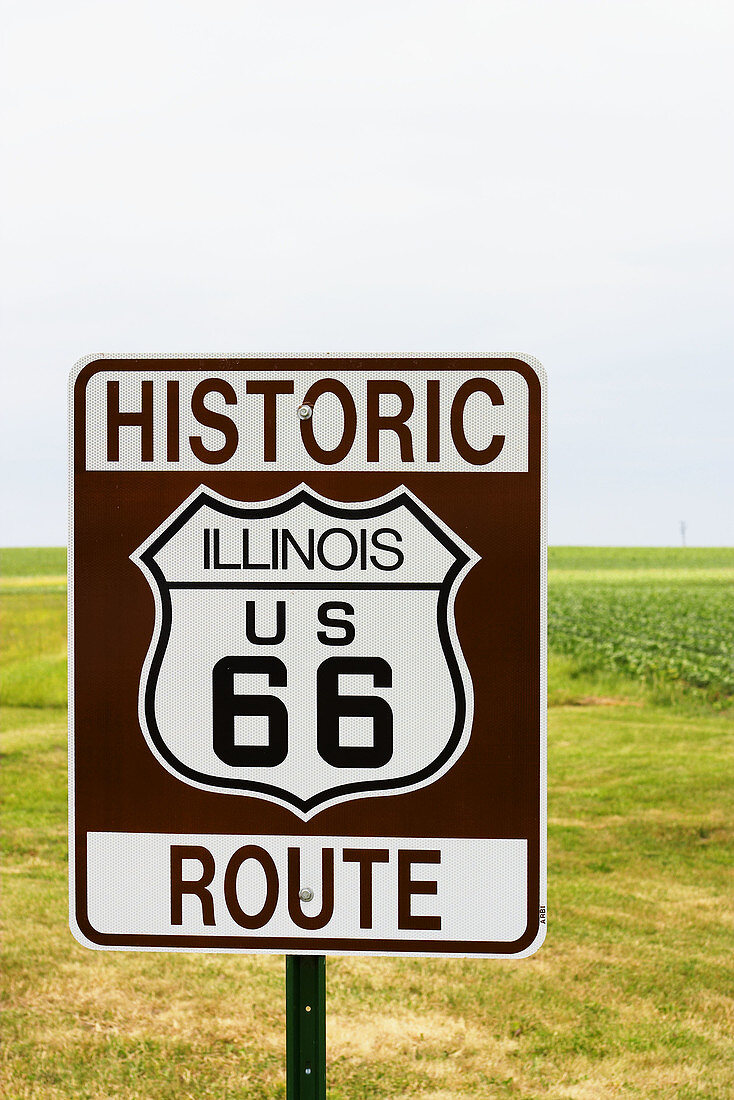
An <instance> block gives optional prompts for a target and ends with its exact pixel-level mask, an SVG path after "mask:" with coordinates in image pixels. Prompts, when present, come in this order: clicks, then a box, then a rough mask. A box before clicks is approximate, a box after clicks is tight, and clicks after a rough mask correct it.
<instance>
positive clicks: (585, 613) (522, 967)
mask: <svg viewBox="0 0 734 1100" xmlns="http://www.w3.org/2000/svg"><path fill="white" fill-rule="evenodd" d="M1 564H2V578H1V579H0V593H1V594H2V638H3V644H2V656H1V671H2V703H3V706H2V727H3V742H2V754H3V773H2V774H3V795H4V798H3V809H2V843H3V852H4V856H3V877H4V888H3V906H2V917H3V941H2V951H3V976H2V985H3V999H4V1013H3V1019H4V1039H5V1043H4V1050H3V1057H2V1059H0V1095H2V1096H3V1097H6V1096H7V1097H8V1098H9V1100H15V1098H18V1100H24V1098H29V1100H30V1098H33V1100H41V1098H43V1100H46V1098H50V1100H54V1098H62V1097H63V1098H72V1097H73V1098H74V1100H77V1098H82V1100H83V1098H90V1100H91V1098H114V1100H118V1098H120V1100H132V1098H139V1100H158V1098H161V1100H162V1098H167V1100H169V1098H170V1100H174V1098H175V1100H179V1098H183V1100H186V1098H196V1100H199V1098H204V1097H208V1098H222V1100H223V1098H225V1097H228V1098H231V1097H254V1098H276V1097H281V1098H282V1097H283V1096H284V1026H285V1012H284V989H283V971H284V966H283V960H282V959H281V958H278V957H258V956H241V957H239V956H228V955H195V954H192V955H187V954H172V955H163V954H160V955H158V954H152V953H151V954H148V953H135V952H130V953H126V952H121V953H117V952H93V951H88V950H86V949H85V948H83V947H81V946H80V945H79V944H77V943H76V942H75V941H74V940H73V939H72V937H71V934H70V933H69V931H68V929H67V924H66V921H67V912H66V909H67V902H66V712H65V683H66V680H65V675H66V673H65V667H66V654H65V580H64V569H65V553H64V552H63V551H61V550H6V551H2V562H1ZM733 595H734V551H732V550H607V549H586V548H583V549H575V548H557V549H554V550H552V551H551V554H550V576H549V636H550V701H551V703H552V706H551V708H550V714H549V868H548V880H549V927H548V938H547V940H546V942H545V944H544V946H543V947H542V948H541V950H540V951H539V953H538V954H537V955H535V956H533V957H532V958H530V959H526V960H519V961H516V962H499V963H498V962H481V961H477V960H437V959H428V960H403V959H356V958H333V959H330V960H329V962H328V1059H329V1069H328V1076H329V1095H330V1097H331V1098H332V1100H351V1098H361V1100H367V1098H369V1100H372V1098H374V1100H377V1098H384V1097H417V1098H420V1100H453V1098H459V1097H479V1098H490V1100H491V1098H494V1097H513V1098H515V1100H531V1098H533V1100H534V1098H541V1097H552V1098H557V1100H606V1098H616V1097H638V1098H641V1100H648V1098H659V1100H668V1098H670V1100H673V1098H675V1100H694V1098H696V1100H730V1098H731V1097H732V1096H734V996H733V994H734V965H733V964H732V941H733V937H734V908H733V907H732V871H733V869H734V844H733V840H734V824H733V823H734V812H733V811H734V793H733V792H734V778H733V777H734V768H733V767H732V765H733V763H734V723H733V722H732V708H731V700H732V690H733V688H732V671H731V645H732V634H733V633H734V631H733V630H732V627H733V622H732V605H733V604H734V599H733V598H732V597H733Z"/></svg>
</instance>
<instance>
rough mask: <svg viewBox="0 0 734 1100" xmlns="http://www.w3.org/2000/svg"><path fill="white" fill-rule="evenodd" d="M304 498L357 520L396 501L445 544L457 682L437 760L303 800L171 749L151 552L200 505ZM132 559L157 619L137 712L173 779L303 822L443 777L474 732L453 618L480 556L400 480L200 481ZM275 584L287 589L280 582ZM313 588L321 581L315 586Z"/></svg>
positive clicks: (281, 512) (284, 504)
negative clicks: (350, 498) (387, 487)
mask: <svg viewBox="0 0 734 1100" xmlns="http://www.w3.org/2000/svg"><path fill="white" fill-rule="evenodd" d="M302 503H307V504H308V505H310V506H311V507H312V508H313V509H314V510H315V511H317V512H320V513H322V514H324V515H327V516H330V517H332V518H335V519H341V520H358V519H361V518H363V519H370V518H373V517H375V516H382V515H386V514H387V513H389V512H394V511H396V510H398V509H399V508H406V509H407V510H408V511H409V512H411V514H412V515H413V516H414V517H415V518H416V519H417V520H418V521H419V523H420V524H422V526H423V527H424V528H425V529H426V530H428V531H429V533H430V534H431V535H433V537H434V538H435V539H436V540H437V541H438V542H440V543H441V544H442V546H443V547H444V548H445V549H447V550H448V551H449V552H450V554H451V555H452V556H453V558H454V562H453V564H452V565H451V566H450V567H449V569H448V570H447V572H446V574H445V576H444V578H443V580H442V582H441V583H440V588H439V597H438V616H437V617H438V622H437V629H438V634H439V639H440V643H441V649H442V651H443V654H444V657H445V659H446V663H447V666H448V669H449V673H450V677H451V682H452V684H453V687H454V693H455V700H456V712H455V718H454V724H453V729H452V731H451V734H450V737H449V738H448V740H447V742H446V744H445V746H444V748H443V750H442V751H441V753H440V754H439V755H438V756H437V757H436V758H435V760H434V761H433V762H432V763H431V764H430V765H428V766H427V767H424V768H423V769H421V770H419V771H417V772H414V773H412V774H410V775H407V776H402V777H398V778H394V779H382V780H380V779H373V780H364V781H362V782H359V783H345V784H341V785H338V786H335V787H332V788H329V789H328V790H326V791H322V792H321V793H319V794H317V795H314V796H313V797H311V798H307V799H301V798H298V797H297V796H295V795H294V794H292V793H291V792H289V791H286V790H284V789H283V788H280V787H277V786H275V785H272V784H267V783H259V782H256V781H251V780H243V779H240V778H232V779H227V778H224V777H221V776H206V775H204V774H203V773H201V772H197V771H196V770H195V769H192V768H190V767H189V766H188V765H187V764H185V763H183V762H182V761H181V760H179V759H178V758H177V757H176V756H175V754H174V753H173V752H172V751H171V750H170V748H169V746H168V744H167V743H166V741H165V740H164V738H163V737H162V735H161V733H160V730H159V729H158V725H157V721H156V718H155V708H154V698H155V691H156V686H157V681H158V675H159V672H160V669H161V665H162V662H163V657H164V655H165V652H166V647H167V643H168V640H169V637H170V629H171V621H172V606H171V598H170V582H169V581H168V580H167V579H166V577H165V576H164V574H163V571H162V569H161V568H160V566H159V564H158V563H157V562H156V560H155V555H156V554H157V553H158V552H159V551H160V550H161V549H162V548H163V547H164V546H165V545H166V544H167V543H168V542H169V541H170V539H172V538H173V536H174V535H175V534H177V533H178V532H179V531H180V530H181V529H182V528H183V527H184V526H185V524H186V523H187V522H188V521H189V520H190V519H191V518H192V517H193V516H194V515H195V514H196V512H197V511H199V510H200V509H201V508H202V507H204V506H208V507H210V508H211V509H212V510H214V511H219V512H221V513H223V514H224V515H228V516H231V517H236V518H249V519H269V518H273V517H282V516H285V515H286V514H287V513H288V512H289V511H291V510H293V509H294V508H295V507H297V506H298V505H299V504H302ZM130 559H131V560H132V561H133V562H135V564H136V565H137V566H138V567H139V568H140V569H141V571H142V572H143V574H144V576H145V577H146V580H147V581H148V583H149V585H150V587H151V590H152V592H153V596H154V601H155V625H154V629H153V636H152V639H151V643H150V646H149V649H148V652H147V655H146V658H145V662H144V664H143V668H142V672H141V678H140V690H139V696H138V717H139V721H140V727H141V729H142V731H143V734H144V735H145V738H146V741H147V744H148V747H149V748H150V750H151V752H152V753H153V755H154V756H155V757H156V759H157V760H158V761H159V763H160V764H161V765H162V766H163V767H164V768H165V769H166V770H167V771H168V772H170V773H171V774H172V775H174V776H175V777H176V778H177V779H179V780H182V781H183V782H185V783H187V784H188V785H189V786H192V787H196V788H198V789H199V790H204V791H209V792H212V791H214V792H216V793H220V794H221V793H227V794H240V795H247V796H250V797H255V798H263V799H265V800H267V801H269V802H275V803H276V804H278V805H281V806H284V807H285V808H286V809H288V810H290V811H291V812H292V813H294V814H296V815H297V816H298V817H300V818H302V819H303V820H304V821H308V820H310V818H312V817H314V816H315V815H316V814H318V813H320V812H321V811H322V810H324V809H326V808H327V807H328V806H333V805H335V804H337V803H340V802H347V801H350V800H352V799H356V798H365V797H377V796H385V795H394V794H404V793H408V792H410V791H414V790H418V789H420V788H421V787H425V786H428V785H429V784H431V783H434V782H436V780H437V779H440V778H441V776H443V775H444V774H445V773H446V772H447V771H448V770H449V769H450V768H451V767H452V766H453V765H454V764H455V763H456V761H457V760H458V759H459V757H460V756H461V754H462V753H463V752H464V750H465V748H466V746H467V744H468V743H469V739H470V736H471V730H472V722H473V714H474V694H473V685H472V680H471V676H470V674H469V670H468V668H467V665H466V661H465V659H464V655H463V653H462V650H461V646H460V644H459V640H458V636H457V632H456V623H455V619H454V602H455V598H456V593H457V591H458V589H459V587H460V585H461V582H462V581H463V580H464V577H465V576H466V574H467V573H468V572H469V570H470V569H471V568H472V567H473V566H474V565H475V564H476V563H477V562H478V561H479V560H480V558H479V555H478V554H476V553H475V552H474V551H473V550H472V549H471V547H469V546H468V545H467V544H466V543H465V542H464V541H463V540H462V539H461V538H460V537H459V536H458V535H457V534H456V533H455V532H454V531H452V530H451V529H450V528H449V527H448V526H447V525H446V524H445V523H444V522H443V521H442V520H441V519H440V518H439V517H438V516H436V515H435V513H433V512H432V511H430V509H428V508H427V507H426V505H425V504H423V502H422V501H421V500H420V499H419V498H418V497H416V496H415V495H414V494H413V493H411V492H410V490H409V489H407V488H406V487H405V486H403V485H401V486H398V487H397V488H396V489H394V490H393V491H392V492H390V493H387V494H386V495H385V496H382V497H378V498H376V499H374V500H368V501H356V502H346V501H334V500H330V499H329V498H327V497H323V496H321V495H320V494H318V493H316V492H315V491H314V490H313V489H311V488H310V487H309V486H308V485H306V484H305V483H301V484H300V485H298V486H296V487H295V488H294V489H292V490H290V491H289V492H287V493H285V494H284V495H283V496H280V497H276V498H273V499H271V500H266V501H258V502H247V501H238V500H233V499H232V498H229V497H225V496H221V495H220V494H219V493H217V492H215V491H214V490H213V489H210V488H208V487H207V486H206V485H203V484H202V485H200V486H199V487H198V488H197V489H196V490H195V491H194V492H193V493H192V494H191V495H190V496H189V497H187V498H186V500H184V501H183V502H182V504H181V505H180V506H179V507H178V508H177V509H176V510H175V511H174V512H173V513H172V514H171V515H170V516H168V517H167V518H166V519H165V520H164V521H163V523H162V524H160V526H159V527H158V528H156V530H155V531H153V533H152V534H151V535H150V536H149V537H148V538H147V539H146V540H145V542H143V543H142V545H141V546H139V547H138V549H137V550H135V551H134V552H133V553H132V554H131V555H130ZM280 587H282V588H284V589H287V588H288V584H287V583H285V584H283V585H281V586H280ZM313 587H320V586H319V585H314V586H313ZM379 587H384V588H400V589H404V588H410V587H419V586H418V585H415V584H411V583H407V584H406V583H401V584H392V583H385V584H384V585H381V586H379Z"/></svg>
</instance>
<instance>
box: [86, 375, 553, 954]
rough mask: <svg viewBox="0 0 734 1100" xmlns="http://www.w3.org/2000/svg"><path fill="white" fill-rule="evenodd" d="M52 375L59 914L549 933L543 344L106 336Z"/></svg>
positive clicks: (274, 928) (435, 938) (252, 928)
mask: <svg viewBox="0 0 734 1100" xmlns="http://www.w3.org/2000/svg"><path fill="white" fill-rule="evenodd" d="M70 403H71V412H70V415H71V424H72V450H71V482H72V506H71V509H72V512H71V526H72V539H71V554H70V608H71V610H70V638H71V640H72V646H71V650H72V658H73V663H72V670H71V673H70V686H71V696H72V711H71V729H70V749H71V767H72V777H71V783H70V803H71V806H70V809H71V813H70V818H71V823H70V842H71V871H70V874H71V926H72V930H73V932H74V934H75V935H76V937H77V938H78V939H79V940H80V941H81V942H82V943H84V944H87V945H88V946H91V947H97V948H109V949H116V948H118V949H119V948H135V949H146V948H147V949H153V950H209V951H242V952H263V951H266V952H281V953H282V952H294V951H295V952H298V953H299V954H307V953H313V954H324V953H345V954H360V953H361V954H398V955H408V954H415V955H469V956H482V957H506V956H515V957H519V956H523V955H528V954H530V953H532V952H533V951H535V950H537V948H538V947H539V946H540V944H541V943H542V940H543V937H544V932H545V717H544V715H545V678H544V677H545V670H544V666H545V552H546V551H545V521H544V508H545V482H544V478H545V473H544V470H545V459H544V452H545V416H544V408H545V393H544V375H543V372H542V368H541V367H540V365H539V364H538V363H537V362H536V361H535V360H533V359H530V358H528V357H525V356H499V355H497V356H492V355H489V356H470V355H440V356H438V355H437V356H363V357H353V356H350V357H340V356H326V357H307V356H269V357H241V358H223V357H213V356H212V357H183V358H174V357H170V358H169V357H135V358H134V357H127V356H109V357H108V356H96V357H93V358H90V359H88V360H84V361H82V362H81V363H80V364H78V365H77V367H76V369H75V370H74V372H73V374H72V378H71V389H70Z"/></svg>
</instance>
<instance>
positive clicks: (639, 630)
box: [548, 547, 734, 705]
mask: <svg viewBox="0 0 734 1100" xmlns="http://www.w3.org/2000/svg"><path fill="white" fill-rule="evenodd" d="M548 641H549V648H550V651H551V653H555V654H562V655H564V656H566V657H569V658H571V660H572V662H573V666H574V671H575V672H576V673H577V674H579V673H594V672H600V671H608V672H618V673H621V674H623V675H624V676H629V677H631V678H634V679H637V680H642V681H644V682H645V683H647V684H648V685H650V687H652V688H653V689H654V691H655V693H656V694H657V696H658V697H662V698H665V697H666V695H667V696H669V695H689V696H693V697H698V698H703V699H705V700H707V701H709V702H711V703H714V704H719V705H721V704H724V703H726V702H727V701H728V700H730V699H731V697H732V695H734V550H731V549H710V550H709V549H697V550H686V549H682V548H681V549H638V550H623V549H621V550H615V549H597V548H587V547H581V548H573V547H559V548H553V549H551V552H550V561H549V600H548Z"/></svg>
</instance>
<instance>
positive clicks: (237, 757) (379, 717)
mask: <svg viewBox="0 0 734 1100" xmlns="http://www.w3.org/2000/svg"><path fill="white" fill-rule="evenodd" d="M238 674H251V675H252V674H254V675H257V676H267V678H268V684H269V686H270V687H286V686H287V683H288V670H287V669H286V666H285V664H284V663H283V661H281V660H280V658H279V657H265V656H263V657H222V659H221V660H220V661H217V663H216V664H215V666H214V669H213V672H212V699H213V715H214V721H213V737H214V752H215V753H216V755H217V756H218V757H219V759H220V760H221V761H222V762H223V763H225V764H228V765H230V766H231V767H237V768H256V767H260V768H274V767H276V766H277V765H278V764H282V763H283V761H284V760H285V758H286V756H287V755H288V710H287V708H286V705H285V703H284V702H283V701H282V699H278V698H277V697H276V696H274V695H253V694H244V695H241V694H239V693H237V692H235V690H234V678H235V676H236V675H238ZM340 676H371V677H372V685H373V687H380V688H386V687H392V669H391V667H390V665H389V664H388V663H387V661H385V660H383V658H382V657H327V659H326V660H325V661H323V662H322V663H321V664H320V665H319V668H318V670H317V672H316V748H317V750H318V753H319V756H320V757H321V759H322V760H325V761H326V763H327V764H331V765H332V767H335V768H353V767H354V768H379V767H382V766H383V765H384V764H387V762H388V761H389V760H390V758H391V757H392V754H393V713H392V709H391V707H390V704H389V703H388V702H387V700H385V699H383V698H382V697H381V696H380V695H341V694H340V693H339V677H340ZM243 716H249V717H252V716H260V717H264V718H265V719H266V721H267V729H268V733H267V744H264V745H238V744H237V743H236V737H235V727H236V722H235V719H236V718H238V717H243ZM340 718H367V719H370V720H371V724H372V725H371V735H370V740H371V744H368V745H343V744H341V742H340V739H339V720H340Z"/></svg>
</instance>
